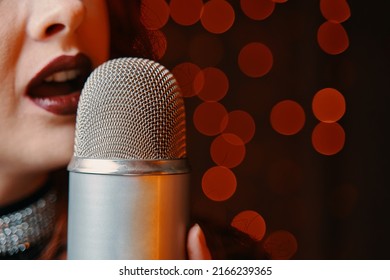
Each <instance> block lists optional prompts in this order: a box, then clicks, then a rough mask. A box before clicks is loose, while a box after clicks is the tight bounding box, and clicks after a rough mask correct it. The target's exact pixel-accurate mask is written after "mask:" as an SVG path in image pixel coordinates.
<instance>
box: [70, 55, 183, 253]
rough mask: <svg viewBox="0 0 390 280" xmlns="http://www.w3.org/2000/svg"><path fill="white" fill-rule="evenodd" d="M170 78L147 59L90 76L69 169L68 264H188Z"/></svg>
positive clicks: (178, 130) (179, 119) (178, 114)
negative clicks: (75, 261)
mask: <svg viewBox="0 0 390 280" xmlns="http://www.w3.org/2000/svg"><path fill="white" fill-rule="evenodd" d="M185 134H186V130H185V110H184V101H183V98H182V95H181V92H180V89H179V86H178V84H177V82H176V80H175V79H174V77H173V75H172V74H171V73H170V72H169V71H168V70H167V69H166V68H165V67H164V66H162V65H160V64H159V63H157V62H154V61H152V60H148V59H143V58H118V59H113V60H110V61H107V62H106V63H104V64H102V65H100V66H99V67H98V68H96V69H95V70H94V71H93V72H92V73H91V75H90V76H89V77H88V79H87V81H86V83H85V85H84V88H83V90H82V92H81V95H80V101H79V105H78V111H77V117H76V135H75V144H74V155H73V157H72V160H71V162H70V163H69V165H68V170H69V222H68V259H144V260H147V259H184V258H185V257H186V253H185V243H186V230H187V224H188V212H189V210H188V201H187V200H188V192H189V165H188V160H187V158H186V135H185Z"/></svg>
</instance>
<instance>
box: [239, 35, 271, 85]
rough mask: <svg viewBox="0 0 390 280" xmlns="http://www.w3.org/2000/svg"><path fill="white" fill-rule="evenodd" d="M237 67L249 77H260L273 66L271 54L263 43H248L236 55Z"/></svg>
mask: <svg viewBox="0 0 390 280" xmlns="http://www.w3.org/2000/svg"><path fill="white" fill-rule="evenodd" d="M238 66H239V67H240V69H241V71H242V72H243V73H244V74H245V75H247V76H249V77H252V78H258V77H262V76H264V75H265V74H267V73H268V72H269V71H270V70H271V68H272V66H273V55H272V52H271V50H270V49H269V48H268V47H267V46H266V45H264V44H263V43H257V42H254V43H249V44H248V45H246V46H244V47H243V48H242V49H241V51H240V53H239V55H238Z"/></svg>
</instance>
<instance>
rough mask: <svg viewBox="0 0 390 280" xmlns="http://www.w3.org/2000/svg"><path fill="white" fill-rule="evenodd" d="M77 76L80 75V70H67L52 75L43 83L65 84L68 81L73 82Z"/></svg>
mask: <svg viewBox="0 0 390 280" xmlns="http://www.w3.org/2000/svg"><path fill="white" fill-rule="evenodd" d="M78 75H80V70H78V69H75V70H67V71H60V72H56V73H54V74H53V75H50V76H49V77H47V78H46V79H45V82H59V83H62V82H66V81H69V80H73V79H74V78H76V77H77V76H78Z"/></svg>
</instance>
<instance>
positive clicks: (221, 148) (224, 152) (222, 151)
mask: <svg viewBox="0 0 390 280" xmlns="http://www.w3.org/2000/svg"><path fill="white" fill-rule="evenodd" d="M245 152H246V149H245V144H244V142H243V141H242V140H241V138H240V137H238V136H237V135H234V134H231V133H224V134H221V135H219V136H218V137H217V138H215V139H214V141H213V142H212V143H211V147H210V154H211V158H212V159H213V161H214V162H215V163H216V164H217V165H220V166H225V167H227V168H233V167H236V166H237V165H239V164H240V163H241V162H242V161H243V160H244V158H245Z"/></svg>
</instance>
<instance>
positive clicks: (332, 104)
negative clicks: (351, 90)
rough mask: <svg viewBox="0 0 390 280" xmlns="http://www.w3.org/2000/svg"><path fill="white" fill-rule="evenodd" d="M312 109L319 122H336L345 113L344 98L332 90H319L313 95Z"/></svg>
mask: <svg viewBox="0 0 390 280" xmlns="http://www.w3.org/2000/svg"><path fill="white" fill-rule="evenodd" d="M312 109H313V113H314V115H315V116H316V118H317V119H318V120H319V121H322V122H328V123H331V122H337V121H338V120H339V119H341V118H342V117H343V115H344V113H345V99H344V96H343V95H342V94H341V93H340V92H339V91H338V90H336V89H334V88H324V89H321V90H320V91H318V92H317V93H316V94H315V95H314V98H313V102H312Z"/></svg>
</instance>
